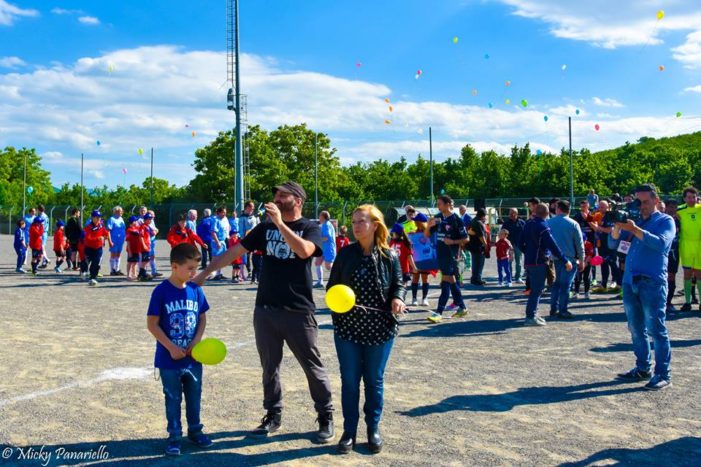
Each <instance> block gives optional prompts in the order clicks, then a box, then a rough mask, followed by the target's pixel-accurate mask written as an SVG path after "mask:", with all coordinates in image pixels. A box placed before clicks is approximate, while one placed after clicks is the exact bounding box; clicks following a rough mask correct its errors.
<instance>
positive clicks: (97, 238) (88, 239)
mask: <svg viewBox="0 0 701 467" xmlns="http://www.w3.org/2000/svg"><path fill="white" fill-rule="evenodd" d="M108 235H109V232H108V231H107V229H106V228H105V224H103V223H102V221H100V222H98V223H97V225H95V224H93V223H92V222H91V223H89V224H88V226H87V227H85V247H86V248H95V249H96V248H102V247H103V246H105V239H106V238H107V236H108Z"/></svg>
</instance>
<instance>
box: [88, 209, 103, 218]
mask: <svg viewBox="0 0 701 467" xmlns="http://www.w3.org/2000/svg"><path fill="white" fill-rule="evenodd" d="M90 217H102V213H101V212H100V211H98V210H97V209H95V210H94V211H93V212H92V214H90Z"/></svg>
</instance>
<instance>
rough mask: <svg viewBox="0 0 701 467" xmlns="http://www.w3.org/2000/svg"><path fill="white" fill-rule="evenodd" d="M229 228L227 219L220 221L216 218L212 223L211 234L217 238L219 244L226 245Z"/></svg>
mask: <svg viewBox="0 0 701 467" xmlns="http://www.w3.org/2000/svg"><path fill="white" fill-rule="evenodd" d="M229 228H230V226H229V219H227V218H226V217H224V218H222V219H219V218H218V217H217V218H215V219H214V222H213V223H212V233H213V234H214V235H216V236H217V238H218V239H219V241H220V242H224V243H226V241H227V239H228V238H229Z"/></svg>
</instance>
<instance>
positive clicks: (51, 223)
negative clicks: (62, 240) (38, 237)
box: [49, 206, 56, 233]
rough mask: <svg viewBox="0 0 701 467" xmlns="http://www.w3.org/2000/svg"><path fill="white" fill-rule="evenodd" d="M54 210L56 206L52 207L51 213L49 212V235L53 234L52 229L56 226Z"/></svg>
mask: <svg viewBox="0 0 701 467" xmlns="http://www.w3.org/2000/svg"><path fill="white" fill-rule="evenodd" d="M54 209H56V206H52V207H51V211H49V233H51V229H52V227H53V225H54Z"/></svg>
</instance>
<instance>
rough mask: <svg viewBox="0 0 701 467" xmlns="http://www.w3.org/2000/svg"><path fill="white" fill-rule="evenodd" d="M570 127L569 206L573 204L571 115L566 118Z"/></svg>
mask: <svg viewBox="0 0 701 467" xmlns="http://www.w3.org/2000/svg"><path fill="white" fill-rule="evenodd" d="M567 120H568V122H569V128H570V206H574V163H573V161H572V117H568V118H567Z"/></svg>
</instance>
